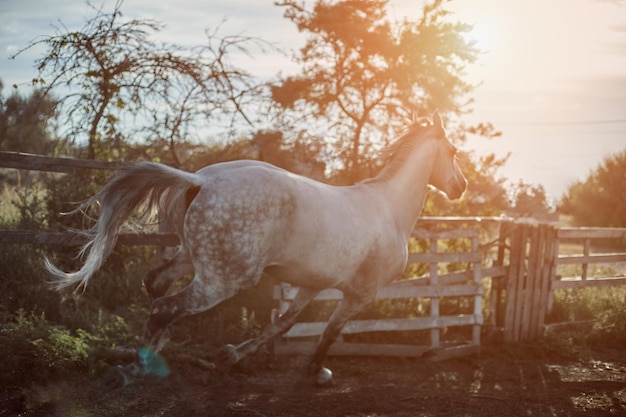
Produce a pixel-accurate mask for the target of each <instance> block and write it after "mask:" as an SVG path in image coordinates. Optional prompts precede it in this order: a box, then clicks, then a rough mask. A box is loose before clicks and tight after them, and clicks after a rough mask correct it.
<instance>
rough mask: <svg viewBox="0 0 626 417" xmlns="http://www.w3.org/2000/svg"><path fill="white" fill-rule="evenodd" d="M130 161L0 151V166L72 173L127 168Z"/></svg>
mask: <svg viewBox="0 0 626 417" xmlns="http://www.w3.org/2000/svg"><path fill="white" fill-rule="evenodd" d="M131 165H132V163H130V162H106V161H91V160H85V159H74V158H53V157H49V156H42V155H35V154H30V153H23V152H7V151H0V167H3V168H15V169H25V170H29V171H48V172H65V173H72V172H74V171H76V169H103V170H112V171H114V170H122V169H128V167H129V166H131Z"/></svg>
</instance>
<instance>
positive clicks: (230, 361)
mask: <svg viewBox="0 0 626 417" xmlns="http://www.w3.org/2000/svg"><path fill="white" fill-rule="evenodd" d="M319 292H320V291H319V290H315V289H311V288H300V289H299V290H298V294H297V295H296V297H295V298H294V299H293V301H292V302H291V304H290V305H289V308H288V309H287V311H286V312H285V314H283V315H281V316H280V317H279V318H278V320H276V321H275V322H274V323H273V324H272V325H271V326H270V327H269V328H268V329H267V330H266V331H265V332H264V333H263V334H262V335H260V336H259V337H257V338H255V339H250V340H246V341H245V342H243V343H241V344H240V345H238V346H232V345H227V346H225V347H224V349H222V352H221V354H220V358H219V365H221V366H223V367H228V366H231V365H234V364H235V363H237V362H239V361H240V360H241V359H243V358H244V357H246V356H247V355H249V354H251V353H254V352H256V350H257V349H258V348H259V347H261V346H262V345H263V344H265V343H267V342H268V341H270V340H272V338H274V337H275V336H277V335H279V334H283V333H285V332H286V331H287V330H289V329H290V328H291V326H292V325H293V323H294V322H295V321H296V318H297V317H298V315H299V314H300V313H301V312H302V310H304V308H305V307H306V306H307V305H308V304H309V303H310V302H311V300H313V299H314V298H315V296H316V295H317V294H319Z"/></svg>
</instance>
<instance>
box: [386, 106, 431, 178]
mask: <svg viewBox="0 0 626 417" xmlns="http://www.w3.org/2000/svg"><path fill="white" fill-rule="evenodd" d="M432 125H433V123H432V121H431V120H430V119H428V118H426V117H422V118H419V119H417V120H415V121H414V122H413V123H412V124H411V125H410V126H409V127H407V128H406V129H405V131H404V133H403V134H402V135H401V136H400V137H399V138H398V139H396V140H394V141H393V142H391V143H390V144H389V145H387V146H386V147H385V148H384V149H383V150H382V151H381V154H380V159H381V161H382V165H383V168H382V169H381V171H380V173H379V174H378V175H377V176H376V178H375V179H376V180H385V179H388V178H390V177H392V176H393V175H394V174H395V173H396V172H397V171H398V170H399V169H400V167H401V166H402V165H403V164H404V162H405V161H406V159H407V158H408V157H409V155H410V154H411V151H412V150H413V148H414V147H415V145H416V144H418V143H419V142H420V141H419V140H415V139H418V138H419V137H421V136H422V133H423V132H424V131H425V130H426V129H427V128H429V127H431V126H432Z"/></svg>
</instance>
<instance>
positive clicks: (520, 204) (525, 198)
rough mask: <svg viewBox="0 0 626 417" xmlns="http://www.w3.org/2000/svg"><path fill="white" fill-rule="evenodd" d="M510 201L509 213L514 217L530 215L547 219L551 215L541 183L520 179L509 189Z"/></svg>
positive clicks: (538, 218)
mask: <svg viewBox="0 0 626 417" xmlns="http://www.w3.org/2000/svg"><path fill="white" fill-rule="evenodd" d="M511 203H512V204H511V209H510V210H509V213H510V214H511V215H512V216H514V217H532V218H535V219H537V220H549V219H550V218H551V217H552V212H553V210H552V208H551V207H550V203H549V202H548V197H547V195H546V190H545V189H544V188H543V185H539V184H531V183H527V182H524V181H523V180H520V181H519V182H518V183H517V184H515V185H514V186H513V187H512V189H511Z"/></svg>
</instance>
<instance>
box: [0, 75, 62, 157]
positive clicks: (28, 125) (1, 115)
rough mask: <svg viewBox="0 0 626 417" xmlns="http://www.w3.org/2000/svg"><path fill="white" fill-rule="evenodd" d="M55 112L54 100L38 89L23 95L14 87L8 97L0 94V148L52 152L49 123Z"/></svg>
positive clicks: (1, 149) (42, 152)
mask: <svg viewBox="0 0 626 417" xmlns="http://www.w3.org/2000/svg"><path fill="white" fill-rule="evenodd" d="M1 92H2V82H1V81H0V93H1ZM55 115H56V112H55V102H54V100H53V99H51V98H50V97H49V96H46V95H44V93H43V92H42V91H41V90H35V91H34V92H33V93H32V94H31V95H29V96H26V97H23V96H21V95H19V94H18V93H17V91H13V92H12V93H11V95H10V96H9V97H7V98H4V97H2V96H1V95H0V151H19V152H29V153H37V154H44V155H45V154H49V153H51V152H52V150H53V149H54V147H55V141H54V140H53V138H52V137H51V132H50V124H51V123H52V121H53V120H54V117H55Z"/></svg>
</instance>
